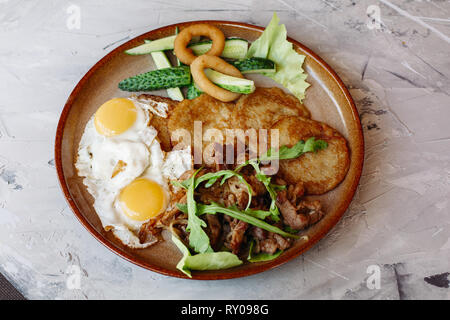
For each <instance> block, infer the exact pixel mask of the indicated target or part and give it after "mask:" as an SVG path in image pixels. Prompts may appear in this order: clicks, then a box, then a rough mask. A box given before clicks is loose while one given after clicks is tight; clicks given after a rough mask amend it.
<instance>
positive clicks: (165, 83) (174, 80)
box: [119, 66, 191, 91]
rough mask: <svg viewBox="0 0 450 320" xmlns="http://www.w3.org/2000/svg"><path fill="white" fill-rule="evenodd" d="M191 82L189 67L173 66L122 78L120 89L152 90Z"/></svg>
mask: <svg viewBox="0 0 450 320" xmlns="http://www.w3.org/2000/svg"><path fill="white" fill-rule="evenodd" d="M189 84H191V71H190V70H189V67H186V66H181V67H172V68H164V69H159V70H153V71H149V72H146V73H142V74H139V75H137V76H134V77H130V78H127V79H125V80H122V81H121V82H120V83H119V89H121V90H124V91H151V90H160V89H168V88H177V87H184V86H187V85H189Z"/></svg>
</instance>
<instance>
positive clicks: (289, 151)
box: [260, 137, 328, 162]
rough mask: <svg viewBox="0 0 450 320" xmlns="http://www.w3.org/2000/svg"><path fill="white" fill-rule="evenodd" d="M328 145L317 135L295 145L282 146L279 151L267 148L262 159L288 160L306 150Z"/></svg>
mask: <svg viewBox="0 0 450 320" xmlns="http://www.w3.org/2000/svg"><path fill="white" fill-rule="evenodd" d="M327 147H328V143H327V142H326V141H324V140H316V138H315V137H311V138H309V139H308V140H306V142H305V141H303V140H300V141H299V142H297V143H296V144H295V145H294V146H292V147H291V148H289V147H288V146H282V147H280V149H279V150H278V152H277V151H273V150H272V149H269V150H267V152H266V153H265V154H264V155H262V156H261V157H260V160H261V161H263V162H265V161H270V160H277V159H278V160H288V159H295V158H298V157H300V156H301V155H302V154H304V153H306V152H317V151H319V150H323V149H325V148H327Z"/></svg>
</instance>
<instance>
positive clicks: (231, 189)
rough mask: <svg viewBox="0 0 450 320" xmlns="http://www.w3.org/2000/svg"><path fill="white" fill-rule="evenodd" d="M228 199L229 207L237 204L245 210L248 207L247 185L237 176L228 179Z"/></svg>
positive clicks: (226, 202) (226, 201)
mask: <svg viewBox="0 0 450 320" xmlns="http://www.w3.org/2000/svg"><path fill="white" fill-rule="evenodd" d="M227 186H228V188H227V191H228V194H227V199H226V200H225V204H226V205H227V206H228V207H229V206H232V205H236V206H237V207H238V208H239V209H241V210H243V209H245V208H246V207H247V203H248V189H247V186H246V185H245V184H244V183H242V182H241V181H240V180H239V179H238V178H237V177H232V178H230V179H228V180H227Z"/></svg>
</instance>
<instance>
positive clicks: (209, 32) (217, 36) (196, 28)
mask: <svg viewBox="0 0 450 320" xmlns="http://www.w3.org/2000/svg"><path fill="white" fill-rule="evenodd" d="M193 36H206V37H208V38H210V39H211V40H212V46H211V49H209V50H208V52H206V53H205V54H208V55H211V56H220V55H221V54H222V51H223V48H224V47H225V36H224V34H223V32H222V31H221V30H220V29H219V28H217V27H215V26H213V25H211V24H206V23H202V24H194V25H192V26H190V27H187V28H185V29H183V30H182V31H181V32H180V33H179V34H178V35H177V36H176V38H175V43H174V51H175V55H176V56H177V57H178V59H179V60H180V61H181V62H183V63H184V64H187V65H190V64H191V63H192V61H194V59H195V58H196V56H195V55H194V54H193V53H192V50H191V49H189V48H187V45H188V43H189V41H191V39H192V37H193Z"/></svg>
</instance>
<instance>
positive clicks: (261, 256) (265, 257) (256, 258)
mask: <svg viewBox="0 0 450 320" xmlns="http://www.w3.org/2000/svg"><path fill="white" fill-rule="evenodd" d="M254 244H255V240H253V241H252V242H251V243H250V249H249V251H248V257H247V260H248V261H249V262H261V261H270V260H274V259H276V258H278V257H279V256H280V254H282V253H283V250H278V251H277V252H275V253H274V254H269V253H265V252H261V253H258V254H256V255H253V246H254Z"/></svg>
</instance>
